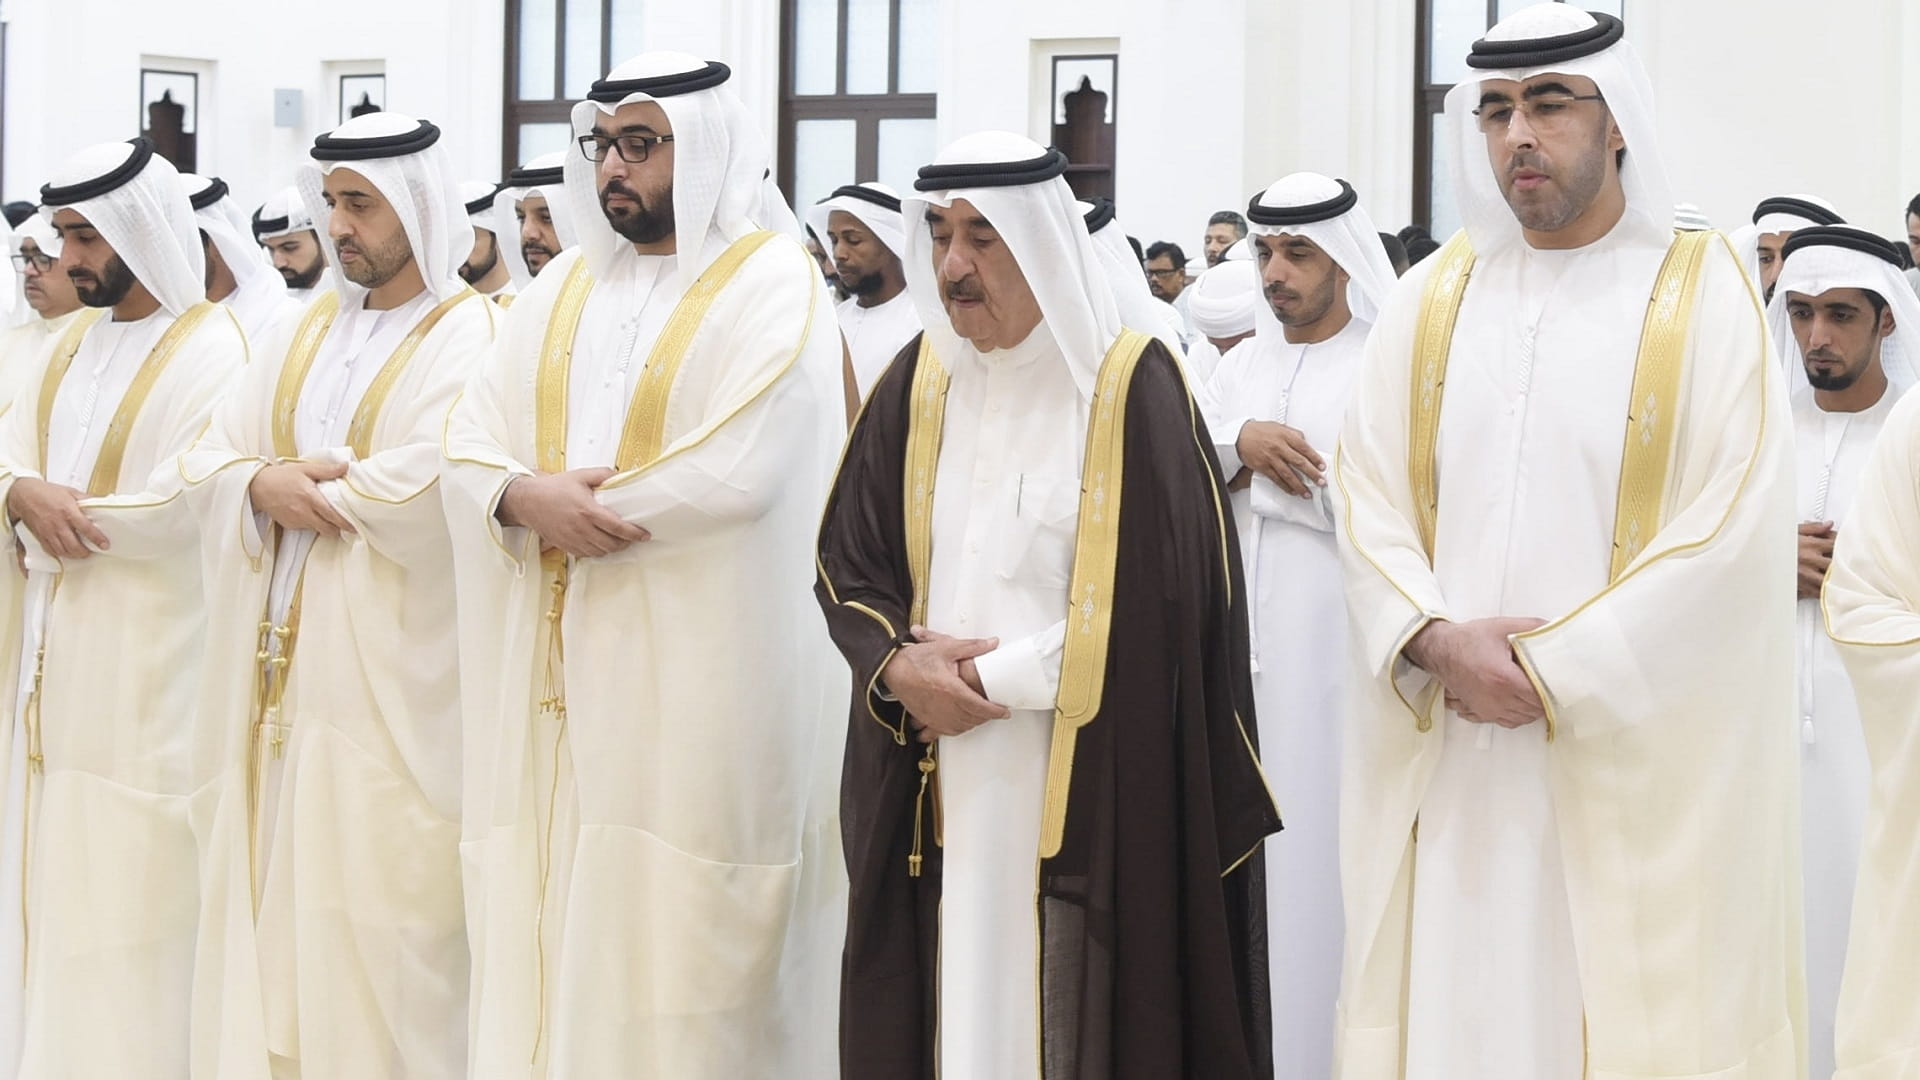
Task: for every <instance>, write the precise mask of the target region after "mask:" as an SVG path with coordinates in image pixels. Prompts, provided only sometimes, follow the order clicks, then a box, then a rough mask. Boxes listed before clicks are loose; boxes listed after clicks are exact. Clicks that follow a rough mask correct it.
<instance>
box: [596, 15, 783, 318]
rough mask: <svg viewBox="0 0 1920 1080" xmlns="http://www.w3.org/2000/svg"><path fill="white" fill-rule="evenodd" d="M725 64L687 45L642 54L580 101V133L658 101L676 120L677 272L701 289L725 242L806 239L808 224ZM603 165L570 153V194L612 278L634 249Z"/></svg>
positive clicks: (599, 264)
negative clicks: (783, 190)
mask: <svg viewBox="0 0 1920 1080" xmlns="http://www.w3.org/2000/svg"><path fill="white" fill-rule="evenodd" d="M731 74H732V73H731V71H730V70H729V69H728V67H727V66H726V65H725V64H720V63H713V62H709V61H704V60H701V59H699V58H698V57H695V56H690V55H688V54H686V53H678V52H650V53H642V54H641V55H639V56H636V57H634V58H633V59H631V60H628V61H626V62H625V63H623V64H621V65H620V66H618V67H616V68H614V69H613V70H612V71H611V72H608V74H607V77H606V78H604V79H601V80H600V81H598V82H596V83H594V84H593V89H592V91H591V92H590V93H589V94H588V100H586V101H582V102H580V103H578V104H576V105H575V106H574V107H573V135H574V138H576V139H578V138H580V137H581V136H583V135H586V134H588V133H589V132H590V131H592V130H593V125H594V122H595V121H596V120H597V119H598V118H599V117H602V116H611V115H612V114H613V113H614V112H615V111H617V110H618V109H619V108H620V107H621V106H623V105H630V104H633V103H634V102H638V101H653V102H657V103H658V104H659V106H660V108H661V109H662V110H663V111H664V112H665V113H666V114H667V121H668V122H669V123H671V124H672V125H673V226H674V229H673V231H674V235H675V237H676V240H677V243H676V250H677V252H678V255H679V259H678V263H677V269H678V272H679V275H680V279H681V282H682V284H683V285H685V286H689V287H690V286H692V284H693V282H694V279H695V278H697V277H699V276H700V272H701V271H702V270H705V269H706V267H707V263H708V262H709V261H710V260H711V259H713V258H715V257H718V255H719V254H720V252H721V251H722V250H724V245H726V244H730V243H732V242H733V241H735V240H738V239H740V238H741V237H743V236H746V235H747V234H748V233H752V232H755V231H758V230H760V229H772V230H774V231H776V232H783V233H786V234H787V235H788V236H791V237H792V238H793V239H794V240H796V241H798V240H800V239H802V233H801V231H800V223H799V221H798V220H796V219H795V218H794V216H793V211H792V209H790V208H789V207H788V206H787V203H786V199H785V198H784V197H783V196H782V195H781V194H780V191H779V189H778V188H776V187H774V184H773V179H772V171H771V169H772V162H773V158H772V155H771V154H770V153H769V152H768V149H767V144H766V140H765V139H764V138H763V137H762V136H761V134H760V132H759V131H758V130H757V128H756V126H755V125H754V123H753V118H752V116H751V115H750V114H749V113H748V112H747V108H746V106H745V105H742V104H741V103H740V99H739V98H738V97H736V96H734V93H733V90H732V89H731V88H729V87H728V86H727V85H726V82H727V79H728V77H729V76H730V75H731ZM598 171H599V166H598V165H596V164H595V163H594V162H592V161H589V160H588V159H587V156H586V155H585V154H583V153H580V152H579V151H578V150H575V151H573V152H572V153H569V154H567V156H566V187H567V201H568V202H569V203H570V204H571V206H572V210H573V216H574V223H575V224H576V225H577V226H578V228H579V231H580V251H581V254H582V256H584V257H585V258H586V260H587V265H588V266H589V267H591V268H592V270H593V272H594V273H595V274H599V275H601V276H605V275H606V274H608V273H609V272H610V271H611V270H612V269H613V267H614V266H615V265H617V263H616V259H618V258H619V257H620V256H621V254H622V253H623V252H624V253H627V254H631V253H632V250H633V249H632V247H631V245H630V244H629V242H628V241H627V240H626V238H624V237H622V236H621V235H620V234H619V233H617V232H615V231H614V230H613V226H612V225H611V224H609V223H608V222H607V219H606V215H605V214H603V213H602V212H601V209H600V185H599V182H598V176H597V174H598Z"/></svg>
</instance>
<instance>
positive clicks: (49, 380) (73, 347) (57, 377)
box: [38, 308, 107, 476]
mask: <svg viewBox="0 0 1920 1080" xmlns="http://www.w3.org/2000/svg"><path fill="white" fill-rule="evenodd" d="M106 314H107V309H106V308H89V309H87V310H86V311H83V312H81V313H80V315H79V317H77V318H75V319H74V320H73V322H72V323H71V324H70V325H68V327H67V330H66V333H64V334H62V335H61V336H60V344H58V345H56V346H54V349H53V356H52V357H51V358H50V359H49V360H48V361H47V373H46V375H45V377H43V378H42V379H41V380H40V401H39V406H38V407H39V413H38V420H39V423H40V472H41V474H42V475H43V476H44V475H45V474H46V471H47V426H48V425H49V424H50V423H52V421H53V399H54V398H55V397H56V396H58V395H59V393H60V381H61V380H62V379H64V378H66V377H67V368H69V367H71V366H73V358H74V356H75V355H77V354H78V353H79V352H80V342H81V341H82V340H83V339H85V338H86V336H87V331H88V330H91V329H92V328H93V324H94V323H97V322H99V321H100V320H101V319H102V318H105V317H106Z"/></svg>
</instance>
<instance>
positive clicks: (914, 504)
mask: <svg viewBox="0 0 1920 1080" xmlns="http://www.w3.org/2000/svg"><path fill="white" fill-rule="evenodd" d="M952 385H953V376H952V374H950V373H949V372H948V371H947V368H946V365H944V364H942V363H941V362H940V359H939V358H938V357H936V356H934V355H933V344H932V342H930V341H928V340H927V338H926V337H925V336H924V335H922V336H921V338H920V359H919V363H918V366H917V367H915V369H914V373H913V396H912V398H910V399H909V408H910V411H909V412H908V414H907V462H906V468H905V470H904V471H903V472H902V473H901V476H902V481H903V484H904V486H905V488H906V490H905V491H903V492H902V493H901V496H902V505H904V506H905V507H906V511H907V520H906V531H907V574H908V577H909V578H910V579H911V580H912V582H913V604H912V608H911V609H910V614H909V616H908V617H909V618H910V619H912V620H913V624H914V625H915V626H918V625H920V624H922V623H924V622H925V621H926V618H927V574H928V573H929V571H930V569H931V567H932V566H933V482H934V476H935V474H936V472H937V471H938V470H939V466H940V436H941V433H942V431H943V430H944V429H945V427H946V419H947V390H948V388H949V387H951V386H952Z"/></svg>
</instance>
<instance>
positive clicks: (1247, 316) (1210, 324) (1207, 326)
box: [1187, 259, 1266, 338]
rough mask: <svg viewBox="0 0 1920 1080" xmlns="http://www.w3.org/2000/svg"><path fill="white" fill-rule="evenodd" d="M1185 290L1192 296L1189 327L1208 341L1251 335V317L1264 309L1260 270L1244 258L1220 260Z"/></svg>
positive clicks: (1189, 303) (1188, 309) (1189, 308)
mask: <svg viewBox="0 0 1920 1080" xmlns="http://www.w3.org/2000/svg"><path fill="white" fill-rule="evenodd" d="M1187 291H1188V292H1190V293H1192V295H1193V298H1192V299H1191V300H1189V301H1188V305H1189V306H1188V308H1187V311H1188V313H1189V314H1191V315H1192V316H1193V328H1194V329H1195V330H1198V331H1200V333H1202V334H1204V335H1205V336H1207V337H1210V338H1232V337H1239V336H1240V335H1242V334H1251V333H1253V326H1254V318H1255V317H1256V316H1257V315H1258V313H1259V309H1260V308H1261V307H1264V306H1266V305H1265V301H1264V299H1263V298H1262V296H1261V289H1260V268H1259V267H1258V266H1256V265H1254V264H1253V262H1251V261H1250V260H1247V259H1235V260H1233V261H1231V262H1228V261H1225V260H1223V261H1222V262H1221V263H1220V265H1218V266H1214V267H1210V268H1208V269H1207V271H1206V272H1205V273H1203V274H1201V275H1200V280H1198V281H1196V282H1194V283H1193V284H1192V285H1191V286H1190V287H1189V288H1188V290H1187Z"/></svg>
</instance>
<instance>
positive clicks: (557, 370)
mask: <svg viewBox="0 0 1920 1080" xmlns="http://www.w3.org/2000/svg"><path fill="white" fill-rule="evenodd" d="M592 292H593V272H592V271H590V270H588V269H587V260H585V259H576V260H574V263H573V265H572V266H571V267H569V268H568V269H567V277H566V280H565V281H562V282H561V283H560V295H559V296H557V297H555V298H554V301H553V312H552V314H550V315H548V316H547V335H546V337H545V339H544V340H543V341H542V342H541V345H540V368H539V371H538V373H537V374H536V375H535V376H534V386H533V444H534V452H535V457H536V458H538V461H537V462H536V464H538V465H539V467H540V471H541V472H543V473H560V472H566V471H567V378H568V372H569V371H570V370H571V369H572V367H573V339H574V336H575V335H577V334H578V333H579V332H580V313H581V312H583V311H585V310H586V309H587V296H588V295H589V294H591V293H592Z"/></svg>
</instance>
